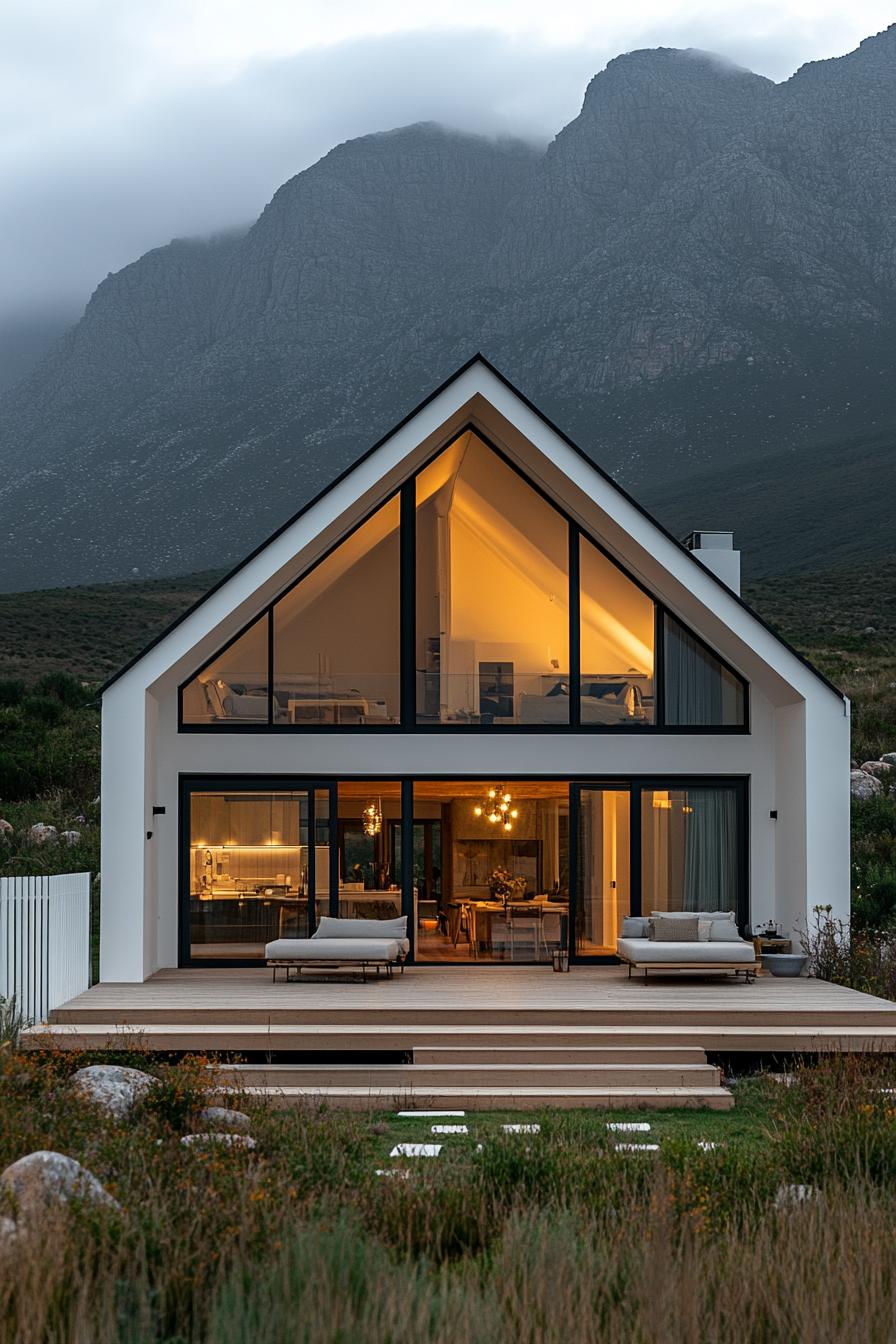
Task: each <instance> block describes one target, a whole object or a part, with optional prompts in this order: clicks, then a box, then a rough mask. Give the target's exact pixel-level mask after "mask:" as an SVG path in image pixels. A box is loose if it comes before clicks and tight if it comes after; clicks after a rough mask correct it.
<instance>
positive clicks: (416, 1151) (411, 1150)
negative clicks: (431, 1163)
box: [389, 1143, 442, 1157]
mask: <svg viewBox="0 0 896 1344" xmlns="http://www.w3.org/2000/svg"><path fill="white" fill-rule="evenodd" d="M441 1151H442V1145H441V1144H440V1143H396V1145H395V1147H394V1148H393V1149H392V1151H391V1153H390V1154H389V1156H390V1157H438V1155H439V1153H440V1152H441Z"/></svg>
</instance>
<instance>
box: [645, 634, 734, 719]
mask: <svg viewBox="0 0 896 1344" xmlns="http://www.w3.org/2000/svg"><path fill="white" fill-rule="evenodd" d="M664 626H665V646H666V656H665V662H664V665H663V670H664V674H665V683H664V684H665V694H664V699H665V709H666V723H668V724H673V725H682V726H698V727H712V726H725V725H732V724H738V723H741V722H742V721H743V703H742V701H743V692H742V689H741V686H740V683H739V682H738V681H737V680H736V679H735V678H734V677H732V675H731V673H730V672H729V671H728V670H727V668H724V667H723V666H722V664H721V663H720V662H719V660H718V658H716V657H715V655H714V654H712V653H710V651H709V649H707V648H706V647H705V645H703V644H701V642H700V640H699V639H696V638H695V637H694V636H693V635H692V634H690V633H689V632H688V631H687V630H685V628H684V626H682V625H679V623H678V621H676V620H674V619H673V618H672V617H671V616H666V618H665V622H664Z"/></svg>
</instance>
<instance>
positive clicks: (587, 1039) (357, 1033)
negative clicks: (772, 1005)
mask: <svg viewBox="0 0 896 1344" xmlns="http://www.w3.org/2000/svg"><path fill="white" fill-rule="evenodd" d="M22 1044H23V1045H24V1047H25V1048H26V1049H29V1048H30V1049H41V1048H47V1047H52V1048H54V1049H61V1050H104V1049H111V1050H121V1049H132V1048H133V1049H144V1050H164V1051H175V1052H177V1051H193V1052H196V1051H202V1052H208V1051H234V1052H237V1053H238V1052H240V1051H254V1052H261V1053H263V1054H276V1053H278V1052H279V1051H319V1052H321V1053H323V1052H328V1053H334V1052H339V1051H344V1052H350V1053H352V1054H357V1053H362V1052H364V1051H376V1052H383V1051H388V1052H395V1053H401V1052H404V1051H416V1050H418V1049H421V1048H433V1047H440V1048H441V1047H454V1048H459V1047H461V1048H464V1049H467V1048H469V1047H471V1046H480V1047H483V1048H490V1049H500V1048H517V1047H520V1046H525V1047H527V1048H529V1047H538V1046H541V1047H545V1048H553V1049H557V1048H562V1049H570V1048H579V1049H580V1048H605V1047H613V1048H619V1049H623V1048H625V1049H627V1048H632V1047H634V1048H641V1047H644V1046H648V1047H650V1048H655V1047H658V1046H665V1047H669V1046H674V1047H691V1048H694V1047H696V1048H699V1049H702V1050H711V1051H719V1052H728V1051H731V1052H734V1053H736V1052H738V1051H749V1052H760V1053H762V1052H767V1053H771V1052H791V1051H808V1052H815V1051H825V1050H833V1051H839V1050H850V1051H863V1052H864V1051H868V1050H883V1051H888V1052H892V1051H896V1026H889V1025H884V1024H883V1023H881V1024H879V1025H878V1024H875V1025H871V1026H868V1025H865V1024H859V1023H853V1024H852V1025H851V1026H830V1025H828V1026H824V1025H818V1024H816V1023H808V1024H806V1025H801V1024H799V1023H798V1022H797V1023H794V1022H791V1023H789V1024H786V1025H783V1026H781V1025H775V1024H766V1025H755V1024H752V1023H750V1024H747V1023H740V1022H738V1023H733V1024H732V1023H722V1022H718V1021H717V1022H715V1023H710V1024H705V1025H695V1024H680V1023H678V1022H670V1021H669V1019H668V1016H667V1017H666V1018H664V1020H663V1021H662V1022H661V1023H656V1022H654V1023H653V1024H651V1025H631V1024H629V1025H625V1024H622V1025H614V1024H606V1023H602V1022H600V1021H594V1022H593V1023H591V1024H586V1025H579V1026H568V1025H561V1024H555V1025H553V1026H537V1027H533V1026H532V1025H531V1024H520V1025H515V1026H514V1025H509V1026H508V1025H494V1024H492V1023H485V1024H484V1023H482V1021H481V1020H480V1021H479V1022H478V1023H475V1024H464V1025H452V1024H450V1023H447V1024H445V1023H441V1024H439V1023H437V1024H420V1023H415V1022H413V1021H411V1022H407V1023H403V1024H398V1025H397V1024H394V1023H383V1024H379V1023H378V1022H375V1023H371V1021H370V1019H369V1017H368V1020H367V1021H366V1023H363V1024H355V1023H339V1022H322V1023H249V1024H246V1023H209V1022H202V1023H197V1022H195V1021H180V1022H177V1021H175V1022H168V1023H159V1022H155V1021H152V1022H142V1021H140V1020H139V1018H138V1019H135V1020H134V1021H132V1022H128V1023H122V1022H118V1021H114V1022H108V1021H107V1022H103V1021H101V1020H97V1021H92V1022H66V1023H52V1024H50V1025H49V1026H38V1027H29V1028H28V1029H27V1031H25V1032H24V1033H23V1037H22Z"/></svg>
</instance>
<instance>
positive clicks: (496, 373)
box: [100, 352, 845, 699]
mask: <svg viewBox="0 0 896 1344" xmlns="http://www.w3.org/2000/svg"><path fill="white" fill-rule="evenodd" d="M477 364H478V365H481V366H482V367H483V368H484V369H487V370H488V372H489V373H490V374H491V375H492V376H493V377H494V378H496V379H497V380H498V381H499V382H500V383H501V384H503V386H504V387H505V388H506V389H507V390H508V391H509V392H511V393H512V394H513V396H514V397H515V398H516V399H517V400H518V401H519V402H520V403H521V404H522V405H523V406H525V407H526V408H527V409H528V410H529V411H531V412H532V413H533V414H534V415H536V416H537V417H538V419H539V420H541V421H542V423H543V424H545V425H546V426H547V427H548V429H550V430H551V432H552V433H554V434H556V435H557V437H558V438H560V439H561V440H562V441H563V443H564V444H566V446H567V447H568V448H570V449H571V450H572V451H573V452H574V453H576V454H577V455H578V456H579V457H580V458H581V459H582V460H583V461H584V462H586V463H587V465H588V467H589V468H590V469H591V470H592V471H594V472H596V473H597V474H598V476H600V477H601V479H602V480H603V481H604V482H605V483H606V484H607V485H609V486H610V487H611V488H612V489H613V490H614V491H616V492H617V494H618V495H619V496H620V497H621V498H622V499H624V500H625V501H626V502H627V503H628V504H629V505H630V506H631V507H632V508H634V509H635V510H637V512H638V513H640V514H641V515H642V516H643V517H644V518H645V519H647V521H648V522H649V523H650V524H651V526H652V527H654V528H655V529H656V530H657V532H659V533H660V534H661V535H662V536H663V537H664V538H665V539H666V541H668V542H670V543H671V544H672V545H673V546H675V547H676V548H677V549H678V550H679V551H681V552H682V553H683V554H684V555H686V556H687V557H688V559H689V561H690V562H691V563H692V564H694V565H696V566H697V567H698V569H699V571H700V573H701V574H702V575H704V576H705V577H708V578H709V579H710V580H711V581H712V582H713V583H715V584H716V585H717V586H718V587H719V588H720V589H721V590H722V591H724V593H725V594H726V595H727V597H728V598H729V599H730V600H733V601H734V602H736V603H737V604H738V605H739V606H740V607H741V608H742V609H743V610H744V611H746V612H747V613H748V614H749V615H750V617H751V618H752V619H753V620H755V621H757V622H758V623H759V625H761V626H762V628H763V629H764V630H766V631H767V632H768V633H769V634H771V635H772V636H773V637H774V639H775V640H777V642H778V643H779V644H780V645H781V646H782V647H783V648H785V649H786V650H787V651H788V652H789V653H790V654H792V655H793V656H794V657H795V658H797V659H798V660H799V661H800V662H801V663H802V664H803V666H804V667H806V668H807V669H808V671H809V672H811V673H812V675H813V676H814V677H816V678H817V679H818V680H819V681H820V682H821V683H822V684H823V685H824V686H826V687H827V688H828V689H829V690H830V691H832V692H833V693H834V694H835V695H837V696H838V697H839V698H841V699H845V697H844V695H843V692H842V691H841V690H839V688H838V687H837V686H835V685H834V683H833V682H832V681H830V680H829V679H828V678H827V677H826V676H825V675H824V673H823V672H820V671H819V669H818V668H817V667H815V666H814V665H813V664H812V663H811V662H810V661H809V659H808V658H805V657H804V656H803V655H802V654H801V653H799V652H798V650H796V649H795V648H793V646H792V645H791V644H789V643H788V642H787V640H786V639H784V638H783V637H782V636H781V635H780V634H779V633H778V632H777V631H776V630H775V629H774V628H773V627H772V626H771V625H769V624H768V622H767V621H766V620H764V618H763V617H762V616H760V615H759V613H758V612H756V611H755V610H754V609H753V608H752V607H751V606H750V605H749V603H748V602H746V601H745V600H744V599H743V598H742V597H741V596H740V594H738V593H735V592H734V591H733V590H732V589H730V588H729V587H728V586H727V584H725V583H723V581H722V580H721V579H720V578H718V576H717V575H716V574H714V573H713V572H712V570H710V569H707V568H706V566H705V565H703V564H702V563H701V562H700V561H699V560H698V559H697V557H696V556H695V555H694V554H693V553H692V552H691V551H690V550H688V548H687V547H686V546H685V545H684V543H683V542H682V541H680V540H679V538H677V537H675V536H673V534H672V533H671V532H669V530H668V529H667V528H666V527H664V525H663V524H662V523H661V522H660V521H659V520H658V519H657V518H655V517H654V516H653V514H651V513H650V512H649V510H648V509H646V508H645V507H644V506H643V505H642V504H640V503H639V502H638V500H637V499H635V498H634V497H633V496H632V495H630V494H629V493H628V491H627V490H625V489H624V488H623V487H622V486H621V485H619V483H618V482H617V481H615V480H614V479H613V478H612V476H610V474H609V472H607V471H605V470H604V468H603V467H601V466H600V465H599V464H598V463H597V462H595V461H594V460H593V458H591V457H590V456H589V455H588V454H587V453H586V452H585V451H584V449H582V448H580V447H579V445H578V444H577V443H575V442H573V440H572V439H571V438H570V437H569V435H568V434H566V433H564V431H563V430H562V429H560V428H559V426H557V425H556V424H554V422H553V421H552V420H551V419H550V418H549V417H548V416H547V415H545V414H544V412H543V411H541V410H539V408H538V407H537V406H536V405H535V404H534V402H532V401H530V400H529V398H528V397H527V396H526V395H525V393H523V392H521V391H520V389H519V388H518V387H516V386H515V385H514V384H513V383H512V382H511V381H510V379H509V378H507V377H506V376H505V375H504V374H503V373H502V372H501V371H500V369H498V368H496V367H495V366H494V364H492V363H491V362H490V361H489V360H488V359H486V357H485V356H484V355H483V354H481V353H478V352H477V353H476V354H475V355H473V356H472V357H471V358H470V359H468V360H467V361H466V363H464V364H462V365H461V366H460V367H459V368H458V369H456V370H455V372H454V373H452V374H451V375H450V377H448V378H446V379H445V381H444V382H442V383H440V384H439V386H438V387H436V388H434V389H433V391H432V392H430V393H429V395H428V396H426V397H424V398H423V400H422V401H421V402H419V403H418V404H417V405H416V406H415V407H414V408H413V410H411V411H409V412H408V413H407V414H406V415H404V416H403V417H402V418H401V419H400V420H399V421H398V422H397V424H395V425H393V426H392V428H391V429H390V430H388V432H387V433H386V434H384V435H383V436H382V437H381V438H379V439H378V440H377V441H376V443H374V444H372V445H371V446H370V447H369V448H368V449H366V450H365V452H363V453H362V454H361V455H360V456H359V457H357V458H356V459H355V460H354V461H353V462H352V463H351V464H350V465H349V466H348V467H346V468H345V470H344V471H342V472H340V473H339V475H338V476H336V477H335V478H334V479H333V480H332V481H330V482H329V484H328V485H326V486H324V488H323V489H322V490H320V491H318V493H317V494H316V495H314V496H313V498H311V499H309V500H308V501H307V502H306V503H305V504H303V505H302V507H301V508H300V509H298V510H297V511H296V512H295V513H294V514H293V515H292V516H291V517H290V518H288V519H287V520H286V521H285V522H284V523H281V525H280V526H279V527H278V528H277V529H276V530H275V531H274V532H272V533H271V534H270V536H268V537H267V538H266V539H265V540H264V541H263V542H261V543H260V544H259V545H258V546H256V547H255V548H254V550H252V551H250V552H249V554H248V555H246V556H244V557H243V559H242V560H240V561H239V563H238V564H237V565H235V566H234V567H233V568H232V569H231V570H229V571H228V573H227V574H225V575H224V576H223V577H222V578H221V579H219V580H218V582H217V583H215V584H213V585H212V587H211V588H209V589H208V591H207V592H205V593H204V594H203V595H202V597H200V598H199V599H198V600H197V601H196V602H194V603H193V604H192V605H191V606H189V607H188V608H187V609H186V610H185V611H183V612H181V614H180V615H179V616H177V617H176V618H175V619H174V620H173V621H171V622H170V624H168V625H167V626H166V627H165V629H164V630H162V631H161V632H160V633H159V634H158V635H156V636H155V637H154V638H153V639H152V640H150V642H149V643H148V644H147V645H146V646H145V648H143V649H142V650H141V651H140V652H139V653H138V654H135V656H134V657H133V658H131V659H130V660H129V661H128V662H127V663H125V664H124V666H123V667H121V668H119V670H118V671H117V672H116V673H115V674H114V675H113V676H111V677H110V678H109V679H108V681H106V682H105V684H104V685H103V687H102V689H101V692H100V694H104V693H105V692H106V691H107V690H108V689H109V687H110V686H113V685H114V684H115V682H117V681H118V680H119V679H120V678H121V677H123V676H124V675H125V673H126V672H129V671H130V670H131V668H133V667H135V666H136V665H137V664H138V663H139V662H140V661H141V660H142V659H143V658H145V657H146V655H147V654H148V653H150V652H151V650H153V649H154V648H156V647H157V646H158V645H159V644H161V643H162V641H163V640H165V639H167V638H168V636H169V635H170V634H171V633H172V631H173V630H176V629H177V627H178V626H179V625H181V624H182V622H184V621H185V620H187V619H188V618H189V617H190V616H191V615H192V614H193V613H194V612H195V611H197V610H198V609H199V608H200V607H201V606H202V605H203V603H205V602H207V601H208V599H209V598H210V597H211V596H212V595H213V594H214V593H217V592H218V591H219V590H220V589H221V588H223V587H224V586H225V585H226V584H227V583H229V582H230V581H231V579H233V578H234V576H235V575H237V574H239V572H240V571H241V570H242V569H244V568H245V567H246V566H247V565H248V564H250V563H251V561H253V560H254V559H255V558H256V557H257V556H259V555H260V554H261V553H262V552H263V551H264V550H266V549H267V547H268V546H270V545H271V544H272V543H273V542H274V541H276V540H277V538H278V537H280V536H282V534H283V533H284V532H286V531H287V530H288V529H289V528H290V527H292V526H293V525H294V524H295V523H296V522H298V521H299V519H300V518H302V517H303V516H304V515H305V514H306V513H308V512H309V511H310V510H311V509H312V508H314V506H315V505H317V504H318V503H320V501H321V500H322V499H324V498H325V497H326V496H327V495H328V494H330V492H331V491H333V490H335V489H336V487H337V486H338V485H340V484H341V482H343V481H344V480H346V479H347V477H349V476H350V475H351V474H352V472H354V471H355V470H356V469H357V468H358V467H359V466H360V465H361V464H362V463H363V462H366V461H367V460H368V459H369V458H370V457H372V456H373V454H374V453H376V452H377V451H378V450H379V449H380V448H382V446H383V445H384V444H385V443H387V442H388V441H389V440H390V439H391V438H393V437H394V435H395V434H397V433H398V432H399V430H401V429H403V428H404V426H405V425H407V424H409V423H410V422H411V421H412V420H413V419H414V418H415V417H416V416H418V415H419V414H420V413H421V412H422V411H423V410H424V409H425V408H426V407H427V406H428V405H429V404H430V403H431V402H433V401H435V400H436V398H437V397H439V396H441V394H442V393H443V392H445V391H446V390H447V389H448V388H449V387H451V385H452V384H453V383H455V382H457V380H458V379H459V378H461V377H462V376H463V375H464V374H465V373H467V371H468V370H469V369H471V368H473V367H474V366H475V365H477Z"/></svg>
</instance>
